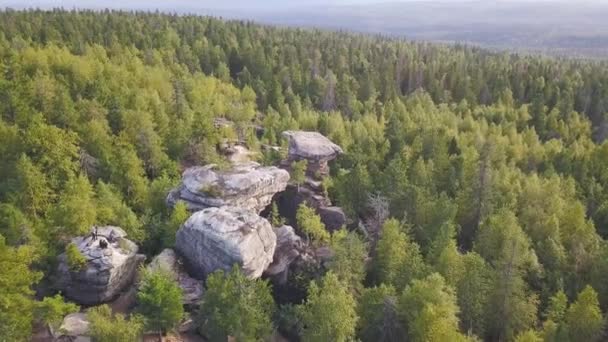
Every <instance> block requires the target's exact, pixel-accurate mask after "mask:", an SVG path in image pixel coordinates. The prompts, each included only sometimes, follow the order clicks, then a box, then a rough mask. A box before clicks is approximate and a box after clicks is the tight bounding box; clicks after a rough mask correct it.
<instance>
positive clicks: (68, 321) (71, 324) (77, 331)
mask: <svg viewBox="0 0 608 342" xmlns="http://www.w3.org/2000/svg"><path fill="white" fill-rule="evenodd" d="M88 333H89V321H88V319H87V314H86V313H82V312H77V313H73V314H69V315H67V316H65V317H64V318H63V322H62V323H61V326H60V327H59V329H58V330H57V331H56V332H55V334H54V336H55V340H56V341H81V342H85V341H90V340H91V338H90V337H88V336H87V335H88Z"/></svg>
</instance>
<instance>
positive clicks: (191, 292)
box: [148, 248, 203, 306]
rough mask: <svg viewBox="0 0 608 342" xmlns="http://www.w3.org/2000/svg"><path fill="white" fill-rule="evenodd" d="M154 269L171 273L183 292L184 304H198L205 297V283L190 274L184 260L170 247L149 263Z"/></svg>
mask: <svg viewBox="0 0 608 342" xmlns="http://www.w3.org/2000/svg"><path fill="white" fill-rule="evenodd" d="M148 269H150V270H153V271H158V270H161V271H163V272H167V274H169V275H171V276H172V277H173V279H174V280H175V281H176V282H177V284H179V287H180V288H181V289H182V294H183V297H182V299H183V304H184V305H187V306H190V305H197V304H198V303H199V302H200V301H201V298H202V297H203V284H202V282H200V281H199V280H196V279H194V278H192V277H190V276H189V275H188V273H187V272H186V270H185V267H184V263H183V260H182V259H181V258H180V257H179V256H178V255H177V254H176V253H175V251H173V250H172V249H170V248H167V249H165V250H163V251H162V252H161V253H160V254H159V255H157V256H156V257H155V258H154V259H153V260H152V262H151V263H150V264H149V265H148Z"/></svg>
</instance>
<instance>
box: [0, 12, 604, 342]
mask: <svg viewBox="0 0 608 342" xmlns="http://www.w3.org/2000/svg"><path fill="white" fill-rule="evenodd" d="M218 119H222V120H223V121H228V122H231V123H233V125H232V126H227V127H225V126H221V127H219V128H218V125H217V122H218ZM287 130H303V131H317V132H320V133H322V134H323V135H325V136H326V137H328V138H329V139H331V141H333V142H334V143H336V144H337V145H340V146H341V147H342V149H343V150H344V154H343V155H342V156H341V157H339V158H338V159H336V160H335V161H333V162H332V163H331V175H330V177H328V178H327V179H325V180H324V181H323V188H324V191H326V192H327V193H328V195H329V197H330V198H331V199H332V200H333V202H335V203H336V204H337V205H339V206H341V207H342V208H344V209H345V211H346V213H347V216H348V218H349V224H348V226H347V227H346V228H345V230H340V231H337V232H333V233H332V234H331V236H330V235H329V233H328V232H327V231H326V230H325V229H323V227H321V228H320V229H317V228H318V225H319V224H320V222H319V220H318V219H316V218H315V217H314V213H309V212H307V211H305V210H302V211H298V221H299V222H301V224H300V229H301V231H299V233H300V234H301V235H302V236H303V237H305V238H306V239H305V240H307V242H310V243H311V244H312V245H314V246H315V247H329V249H330V250H331V251H332V252H331V257H330V260H329V261H328V262H327V263H325V264H324V265H323V267H321V268H320V269H315V270H311V271H310V272H309V273H306V274H304V273H303V274H298V277H294V279H296V280H297V281H298V283H297V284H295V283H294V284H293V288H294V290H293V291H295V292H297V293H295V292H294V293H295V294H294V293H288V295H285V294H279V293H278V291H276V289H275V288H273V287H272V286H270V283H269V282H268V281H266V280H262V279H258V280H248V279H245V277H243V275H242V274H241V272H240V271H239V269H238V267H236V268H235V269H234V270H233V271H232V272H230V274H228V275H227V276H223V275H221V274H214V275H212V276H210V277H208V278H207V281H206V287H207V291H206V292H205V297H204V300H203V302H202V304H201V305H200V307H199V308H196V309H195V310H194V311H195V312H197V315H200V317H202V318H204V319H202V320H200V323H199V321H198V320H197V324H200V327H201V329H200V330H199V331H202V332H201V333H202V334H203V335H205V336H206V337H207V338H208V339H209V340H212V341H215V340H225V338H226V336H233V337H235V338H236V339H237V340H239V341H240V340H243V341H250V340H264V339H266V338H267V337H268V336H270V335H271V334H272V333H273V331H279V332H280V333H281V334H282V335H283V336H286V337H288V338H290V339H291V340H298V339H301V340H303V341H347V340H352V339H357V338H358V339H360V340H362V341H404V340H407V341H475V340H484V341H520V342H523V341H599V340H604V339H605V337H604V336H606V335H605V324H604V323H605V320H604V317H605V313H606V312H607V310H608V244H607V243H606V241H605V239H606V238H608V142H606V139H607V138H608V64H607V63H606V62H585V61H575V60H557V59H546V58H540V57H532V56H518V55H509V54H495V53H489V52H487V51H484V50H480V49H473V48H468V47H446V46H440V45H433V44H429V43H412V42H408V41H403V40H398V39H389V38H385V37H380V36H369V35H357V34H349V33H337V32H325V31H318V30H302V29H281V28H274V27H268V26H260V25H257V24H254V23H250V22H237V21H222V20H218V19H214V18H205V17H197V16H176V15H165V14H160V13H124V12H112V11H105V12H68V11H61V10H56V11H52V12H43V11H11V10H6V11H4V12H1V13H0V234H1V235H0V340H5V341H25V340H29V339H30V338H31V337H30V336H31V334H32V327H33V325H35V324H36V325H37V324H38V323H40V322H44V323H53V324H56V323H57V321H58V320H59V321H61V318H62V317H63V316H64V315H65V314H67V313H70V312H74V311H77V308H74V307H73V305H69V304H66V303H65V302H64V300H63V299H62V298H61V297H50V296H51V295H54V293H51V292H50V291H48V290H47V289H48V287H49V286H48V284H49V283H50V282H51V280H52V278H53V273H54V270H55V269H56V265H57V263H58V261H57V257H58V256H59V255H60V254H61V253H63V252H64V251H66V249H67V250H68V254H69V249H70V246H72V244H70V239H71V238H73V237H76V236H80V235H87V234H89V232H90V229H91V227H92V226H94V225H115V226H119V227H122V228H123V229H124V230H125V231H126V232H127V233H128V236H129V238H130V239H131V240H133V241H135V242H136V243H137V244H138V245H139V246H140V247H141V250H142V251H143V252H144V253H145V254H146V255H147V256H148V257H149V258H150V257H153V256H155V255H157V254H158V253H159V252H160V251H161V250H163V249H164V248H166V247H172V245H173V244H174V243H175V241H174V240H175V232H176V231H177V229H178V228H179V227H180V226H181V225H182V224H183V223H184V221H185V220H186V219H187V218H188V214H187V213H186V212H185V209H184V207H183V206H180V205H177V206H175V207H174V208H173V209H171V208H169V207H168V206H167V205H166V203H165V202H166V197H167V194H168V192H169V191H170V190H171V189H172V188H174V187H175V186H176V185H177V184H178V183H179V181H180V178H181V172H182V171H183V170H184V169H185V168H187V167H189V166H192V165H206V164H209V163H215V164H219V165H220V166H221V165H224V164H225V163H226V161H225V160H224V158H223V156H222V154H221V153H220V152H219V150H218V147H219V146H220V145H221V144H222V143H223V142H224V141H226V140H239V141H241V142H242V143H243V144H244V145H246V146H247V148H248V149H250V150H251V151H254V152H259V161H260V162H261V163H263V164H265V165H271V164H274V165H276V164H277V163H278V161H279V159H280V158H281V156H280V155H278V154H280V153H276V152H275V151H276V149H268V148H265V147H268V146H283V148H285V144H286V142H285V141H284V139H283V138H282V137H281V133H282V132H284V131H287ZM291 171H292V176H291V177H292V179H293V180H295V181H296V182H297V181H298V178H299V177H297V175H296V174H295V173H296V168H294V170H291ZM271 211H272V214H271V215H270V216H271V217H270V219H272V221H273V224H275V221H276V222H281V221H282V218H280V217H277V213H276V210H271ZM311 216H312V217H311ZM277 225H278V224H275V226H277ZM302 232H305V234H302ZM145 279H146V281H145V282H144V283H145V284H146V286H143V287H141V289H140V291H141V292H140V295H138V296H139V297H138V298H139V302H140V305H139V306H138V308H139V309H138V310H137V312H134V313H133V314H132V315H131V316H130V319H128V320H125V319H123V318H124V317H122V316H119V317H118V318H114V319H115V320H116V322H112V323H111V324H110V323H108V322H107V321H111V320H112V318H111V317H110V314H109V313H108V312H106V311H104V310H106V309H107V308H105V307H101V308H96V309H94V310H92V311H91V312H92V313H90V314H89V318H90V319H91V321H92V324H93V325H94V326H95V329H93V333H94V334H96V335H94V340H96V341H117V340H121V339H122V340H124V341H130V340H137V338H139V337H137V335H138V332H139V331H141V330H142V329H143V328H142V326H147V327H150V326H155V324H156V327H158V326H160V325H162V326H163V330H165V326H164V325H163V324H165V323H166V321H167V320H168V321H171V319H169V318H167V317H164V318H163V320H161V323H158V322H159V321H158V320H157V321H155V320H153V319H152V318H153V317H154V313H155V312H157V311H158V310H156V309H155V307H154V305H153V304H154V303H158V301H154V300H150V299H149V298H148V297H146V295H145V293H146V291H151V292H153V289H158V288H161V287H162V286H165V285H166V286H167V287H166V288H171V286H172V284H164V283H163V281H164V280H166V279H164V278H163V279H156V278H154V276H150V275H148V276H146V277H145ZM292 280H293V279H292ZM296 280H293V281H294V282H295V281H296ZM159 284H163V285H162V286H161V285H159ZM146 289H148V290H146ZM150 289H152V290H150ZM161 292H162V293H173V292H171V291H169V290H166V291H164V290H163V291H161ZM141 293H144V294H141ZM300 294H302V295H300ZM45 296H46V298H44V299H43V297H45ZM146 298H147V299H146ZM148 302H149V303H152V304H149V306H148V307H147V306H146V305H145V303H148ZM142 303H143V304H142ZM167 306H168V305H167ZM150 307H151V309H150ZM146 308H148V309H146ZM175 310H177V311H179V308H177V309H175ZM177 311H176V312H177ZM175 315H176V316H175V317H177V316H179V315H180V314H175ZM178 318H180V317H178ZM178 320H179V319H178ZM142 322H143V323H142ZM106 323H108V324H110V325H104V324H106ZM129 324H131V326H130V327H129ZM159 324H160V325H159ZM123 326H124V327H123ZM108 327H110V328H108ZM173 327H175V323H173ZM104 328H105V330H104ZM123 328H124V329H123ZM166 328H171V324H168V325H167V326H166ZM108 330H111V331H112V333H115V334H120V333H122V332H124V334H125V335H113V336H112V335H108ZM168 330H171V329H168ZM104 333H105V334H106V335H104ZM129 333H131V335H128V334H129ZM108 336H110V337H108ZM116 336H119V337H116ZM127 336H130V337H127Z"/></svg>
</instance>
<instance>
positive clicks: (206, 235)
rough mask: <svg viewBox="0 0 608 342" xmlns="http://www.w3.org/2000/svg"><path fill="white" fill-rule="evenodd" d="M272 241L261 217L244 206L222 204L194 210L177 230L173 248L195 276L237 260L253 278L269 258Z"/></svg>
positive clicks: (198, 276)
mask: <svg viewBox="0 0 608 342" xmlns="http://www.w3.org/2000/svg"><path fill="white" fill-rule="evenodd" d="M276 243H277V238H276V235H275V233H274V231H273V229H272V226H271V225H270V223H269V222H268V221H267V220H266V219H265V218H262V217H260V216H259V215H258V214H256V213H255V212H252V211H250V210H247V209H245V208H241V207H232V206H225V207H220V208H207V209H204V210H201V211H198V212H196V213H194V214H193V215H192V216H191V217H190V218H189V219H188V220H187V221H186V223H184V225H183V226H182V227H181V228H180V229H179V230H178V232H177V236H176V242H175V249H176V250H177V251H178V252H179V253H180V254H181V255H182V256H183V257H184V258H185V261H186V263H187V265H188V266H189V270H190V274H191V275H192V276H194V277H196V278H199V279H200V278H203V277H205V276H207V275H208V274H209V273H212V272H214V271H216V270H225V271H228V270H230V269H231V268H232V266H233V265H234V264H238V265H240V266H241V268H242V270H243V272H244V274H245V275H246V276H247V277H249V278H251V279H254V278H259V277H260V276H261V275H262V273H263V272H264V270H266V268H267V267H268V266H269V265H270V263H271V262H272V260H273V255H274V251H275V247H276Z"/></svg>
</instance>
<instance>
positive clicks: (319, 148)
mask: <svg viewBox="0 0 608 342" xmlns="http://www.w3.org/2000/svg"><path fill="white" fill-rule="evenodd" d="M282 135H283V137H285V138H287V139H288V140H289V153H288V158H287V160H286V161H285V162H284V164H283V167H286V168H290V167H291V163H293V162H294V161H300V160H302V159H305V160H307V161H308V165H307V168H306V174H307V175H308V176H309V177H311V178H316V179H321V178H323V177H325V176H327V175H329V166H328V165H327V162H328V161H330V160H333V159H335V158H336V157H337V156H338V155H340V154H342V153H343V151H342V148H341V147H340V146H338V145H336V144H334V143H333V142H331V141H330V140H329V139H327V138H326V137H325V136H323V135H322V134H321V133H318V132H304V131H286V132H283V133H282Z"/></svg>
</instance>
